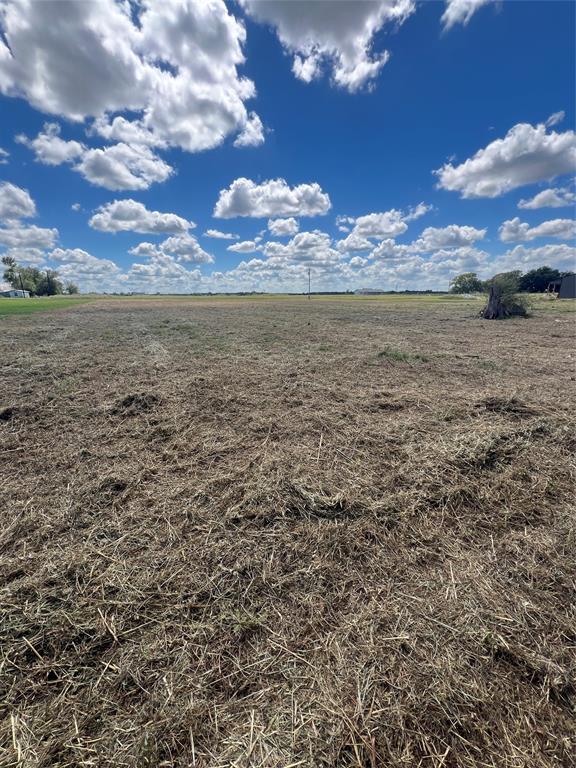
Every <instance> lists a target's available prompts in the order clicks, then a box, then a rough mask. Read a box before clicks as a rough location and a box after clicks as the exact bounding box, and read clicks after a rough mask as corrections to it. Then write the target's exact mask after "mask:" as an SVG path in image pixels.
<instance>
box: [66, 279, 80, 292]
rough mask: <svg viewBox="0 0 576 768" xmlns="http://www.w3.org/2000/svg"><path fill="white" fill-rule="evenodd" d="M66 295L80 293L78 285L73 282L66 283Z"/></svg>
mask: <svg viewBox="0 0 576 768" xmlns="http://www.w3.org/2000/svg"><path fill="white" fill-rule="evenodd" d="M64 293H68V294H70V295H72V294H74V293H80V289H79V288H78V286H77V285H76V283H73V282H72V281H71V280H70V281H69V282H67V283H66V285H65V286H64Z"/></svg>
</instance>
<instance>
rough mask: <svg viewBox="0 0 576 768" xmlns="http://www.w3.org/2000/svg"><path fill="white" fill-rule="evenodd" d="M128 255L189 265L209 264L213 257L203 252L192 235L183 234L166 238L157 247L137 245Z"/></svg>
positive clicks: (147, 244) (153, 245)
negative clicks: (165, 258) (164, 258)
mask: <svg viewBox="0 0 576 768" xmlns="http://www.w3.org/2000/svg"><path fill="white" fill-rule="evenodd" d="M129 253H131V254H132V255H133V256H137V257H145V258H148V259H151V260H154V259H158V258H160V259H161V258H163V257H168V262H166V263H171V262H172V261H175V262H186V263H189V264H211V263H212V262H213V261H214V257H213V256H212V255H211V254H210V253H207V251H205V250H204V249H203V248H202V246H201V245H200V243H199V242H198V240H197V239H196V238H195V237H194V235H190V234H188V233H183V234H179V235H173V236H172V237H168V238H166V240H163V241H162V242H161V243H159V244H158V245H155V244H153V243H146V242H145V243H139V244H138V245H136V246H134V247H133V248H131V249H130V251H129Z"/></svg>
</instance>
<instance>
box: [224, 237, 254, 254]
mask: <svg viewBox="0 0 576 768" xmlns="http://www.w3.org/2000/svg"><path fill="white" fill-rule="evenodd" d="M226 250H227V251H232V252H233V253H255V252H256V251H259V250H261V246H260V245H258V243H257V242H256V241H255V240H242V241H241V242H239V243H234V245H229V246H228V248H226Z"/></svg>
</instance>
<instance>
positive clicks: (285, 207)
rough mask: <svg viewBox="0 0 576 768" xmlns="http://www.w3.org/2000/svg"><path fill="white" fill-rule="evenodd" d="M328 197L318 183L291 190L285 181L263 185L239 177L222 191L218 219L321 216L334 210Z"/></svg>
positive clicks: (279, 180) (278, 180)
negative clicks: (331, 209)
mask: <svg viewBox="0 0 576 768" xmlns="http://www.w3.org/2000/svg"><path fill="white" fill-rule="evenodd" d="M330 207H331V203H330V198H329V197H328V195H327V194H326V193H325V192H323V191H322V189H321V187H320V185H319V184H317V183H313V184H299V185H297V186H295V187H290V186H289V185H288V184H287V183H286V181H285V180H284V179H270V180H269V181H264V182H262V183H261V184H256V182H254V181H251V180H250V179H245V178H239V179H236V180H235V181H233V182H232V184H231V185H230V186H229V187H228V189H223V190H221V191H220V196H219V198H218V201H217V202H216V206H215V208H214V216H215V218H219V219H231V218H234V217H236V216H251V217H253V218H268V217H276V216H319V215H321V214H324V213H327V212H328V211H329V210H330Z"/></svg>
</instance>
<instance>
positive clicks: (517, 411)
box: [476, 395, 536, 418]
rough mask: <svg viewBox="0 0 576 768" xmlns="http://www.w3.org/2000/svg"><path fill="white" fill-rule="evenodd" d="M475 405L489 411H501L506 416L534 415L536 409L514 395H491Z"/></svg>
mask: <svg viewBox="0 0 576 768" xmlns="http://www.w3.org/2000/svg"><path fill="white" fill-rule="evenodd" d="M476 407H477V408H481V409H483V410H485V411H488V412H490V413H501V414H504V415H506V416H513V417H519V418H521V417H523V416H535V415H536V411H535V410H534V409H533V408H531V407H530V406H528V405H526V403H524V402H522V400H520V399H518V398H517V397H515V396H512V397H500V396H498V395H491V396H488V397H484V398H482V400H480V402H478V403H477V404H476Z"/></svg>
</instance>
